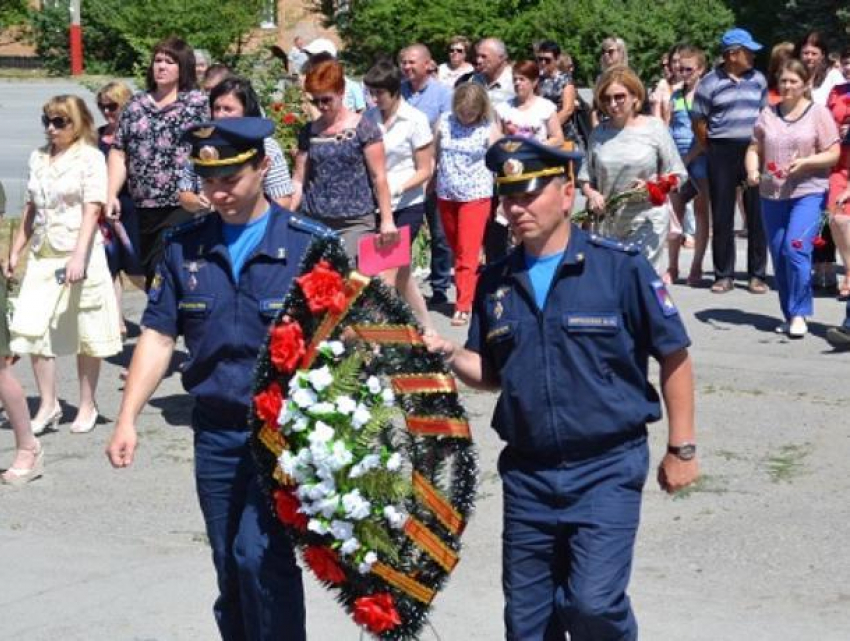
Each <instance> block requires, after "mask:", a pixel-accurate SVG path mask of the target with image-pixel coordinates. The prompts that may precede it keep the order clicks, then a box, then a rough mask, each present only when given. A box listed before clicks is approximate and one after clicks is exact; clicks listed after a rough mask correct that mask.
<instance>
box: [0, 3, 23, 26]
mask: <svg viewBox="0 0 850 641" xmlns="http://www.w3.org/2000/svg"><path fill="white" fill-rule="evenodd" d="M27 9H28V3H27V0H3V1H2V2H0V29H6V28H7V27H12V26H17V25H20V24H23V23H24V22H25V21H26V17H27Z"/></svg>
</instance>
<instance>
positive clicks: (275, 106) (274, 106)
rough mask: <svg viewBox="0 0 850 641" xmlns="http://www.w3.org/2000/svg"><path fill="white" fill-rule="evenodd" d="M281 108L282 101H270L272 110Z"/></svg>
mask: <svg viewBox="0 0 850 641" xmlns="http://www.w3.org/2000/svg"><path fill="white" fill-rule="evenodd" d="M282 109H283V103H282V102H275V103H272V111H281V110H282Z"/></svg>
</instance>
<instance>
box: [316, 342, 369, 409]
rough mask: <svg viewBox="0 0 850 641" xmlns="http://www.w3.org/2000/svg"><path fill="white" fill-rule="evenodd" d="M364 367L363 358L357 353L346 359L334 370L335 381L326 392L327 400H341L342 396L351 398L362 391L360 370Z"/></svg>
mask: <svg viewBox="0 0 850 641" xmlns="http://www.w3.org/2000/svg"><path fill="white" fill-rule="evenodd" d="M362 365H363V356H362V355H361V354H360V352H358V351H355V352H354V353H352V354H351V355H350V356H347V357H346V358H344V359H343V360H342V361H341V362H340V364H339V365H337V366H336V367H334V368H333V369H332V373H333V377H334V381H333V383H331V385H330V387H328V389H327V391H326V392H324V394H323V396H324V397H325V398H333V399H336V398H339V397H340V396H351V397H354V395H355V394H356V393H357V391H358V390H359V389H360V379H359V378H358V375H359V374H360V368H361V366H362Z"/></svg>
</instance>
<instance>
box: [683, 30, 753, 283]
mask: <svg viewBox="0 0 850 641" xmlns="http://www.w3.org/2000/svg"><path fill="white" fill-rule="evenodd" d="M720 46H721V48H722V51H723V62H722V64H720V65H719V66H718V67H716V68H715V69H714V70H712V71H711V72H709V73H708V74H706V75H705V76H704V77H703V78H702V80H700V82H699V85H698V86H697V90H696V94H695V96H694V104H693V110H692V116H693V118H694V133H695V134H696V137H697V139H698V140H699V143H700V144H701V145H702V146H703V147H704V148H705V150H706V158H707V160H708V190H709V200H710V201H711V219H712V231H713V237H712V240H711V253H712V257H713V259H714V284H713V285H712V286H711V291H712V292H714V293H716V294H722V293H725V292H728V291H731V290H732V287H733V285H732V280H733V278H734V277H735V203H736V200H737V193H738V187H739V186H740V185H742V184H745V181H744V178H745V174H746V172H745V169H744V156H745V155H746V152H747V147H748V146H749V144H750V140H751V139H752V136H753V129H754V127H755V123H756V118H758V115H759V112H760V111H761V109H762V107H764V106H765V104H767V81H766V80H765V78H764V76H763V75H762V74H761V72H760V71H757V70H756V69H754V68H753V62H754V59H755V52H756V51H758V50H760V49H761V48H762V46H761V45H760V44H759V43H757V42H756V41H755V40H753V38H752V36H751V35H750V34H749V32H747V31H745V30H744V29H737V28H736V29H730V30H729V31H727V32H726V33H724V34H723V37H722V38H721V39H720ZM743 201H744V211H745V214H746V219H747V274H748V278H749V280H748V283H747V288H748V289H749V291H750V292H751V293H753V294H763V293H765V292H766V291H767V290H768V287H767V284H766V283H765V270H766V268H767V244H766V241H765V235H764V229H763V227H762V221H761V207H760V204H759V194H758V187H744V188H743Z"/></svg>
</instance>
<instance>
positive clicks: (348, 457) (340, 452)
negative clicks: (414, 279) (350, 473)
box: [328, 441, 354, 471]
mask: <svg viewBox="0 0 850 641" xmlns="http://www.w3.org/2000/svg"><path fill="white" fill-rule="evenodd" d="M353 459H354V455H353V454H352V453H351V451H350V450H349V449H348V448H347V447H346V446H345V442H344V441H334V444H333V447H332V448H331V455H330V457H329V460H328V464H329V465H330V467H331V469H333V470H334V471H336V470H341V469H342V468H344V467H345V466H346V465H348V464H349V463H351V461H352V460H353Z"/></svg>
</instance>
